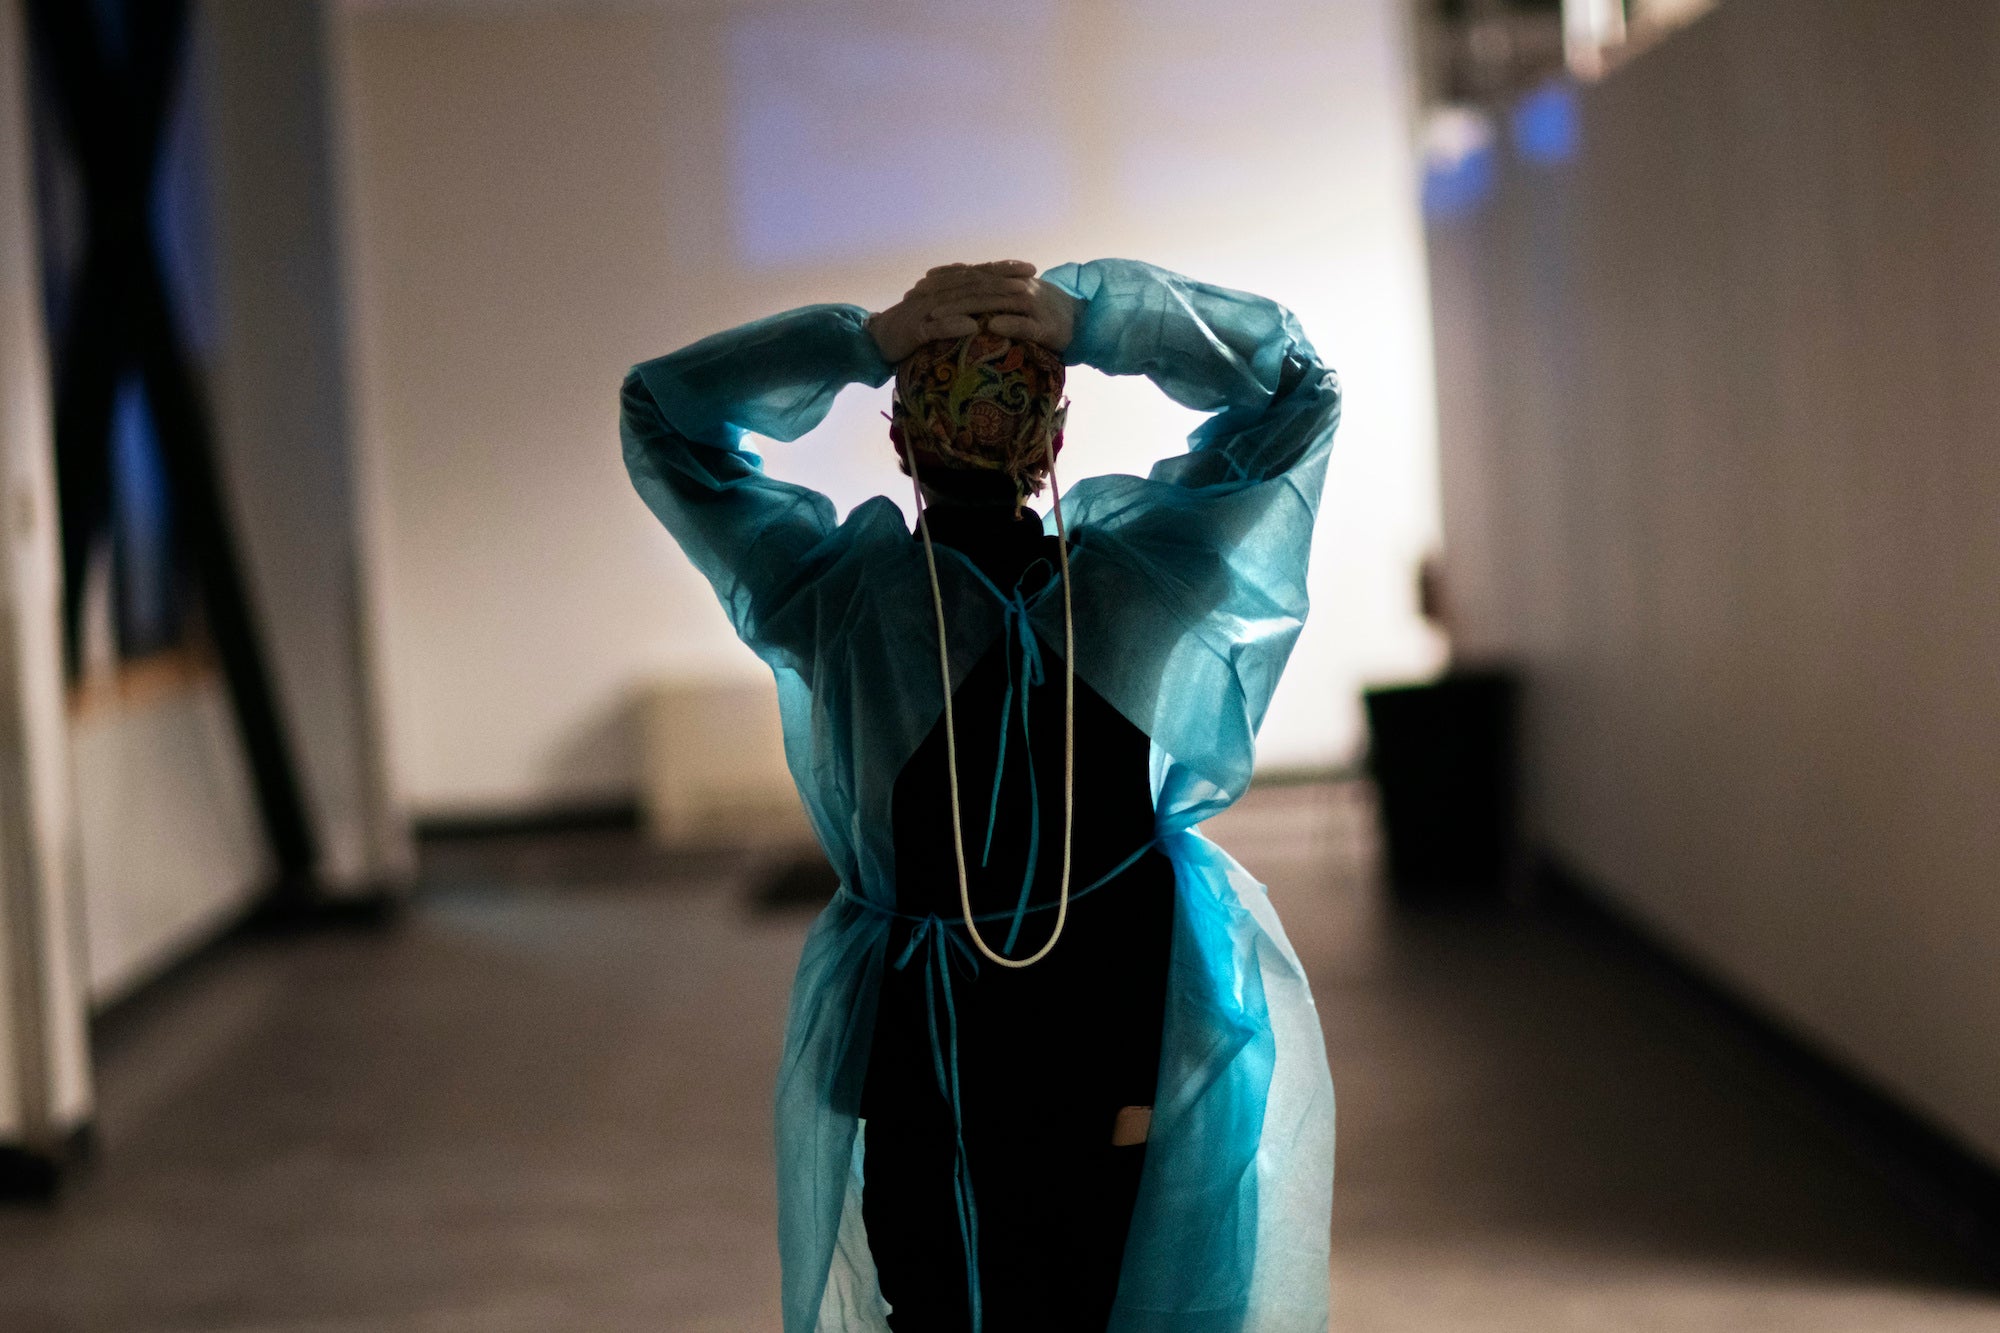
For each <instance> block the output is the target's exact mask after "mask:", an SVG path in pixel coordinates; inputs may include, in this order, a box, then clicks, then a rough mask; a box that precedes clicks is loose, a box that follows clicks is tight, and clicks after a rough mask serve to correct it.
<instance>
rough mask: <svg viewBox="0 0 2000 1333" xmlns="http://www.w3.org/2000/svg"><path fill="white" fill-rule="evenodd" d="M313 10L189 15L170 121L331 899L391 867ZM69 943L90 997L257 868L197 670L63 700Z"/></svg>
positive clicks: (234, 502)
mask: <svg viewBox="0 0 2000 1333" xmlns="http://www.w3.org/2000/svg"><path fill="white" fill-rule="evenodd" d="M327 24H328V16H327V13H326V9H325V6H324V5H323V4H322V3H321V0H204V2H203V3H202V4H200V5H198V6H196V7H195V9H194V12H193V22H192V25H191V33H190V40H189V50H188V53H187V60H188V65H189V69H190V77H193V78H194V79H195V80H196V87H197V89H198V95H197V97H196V98H195V99H194V101H193V102H192V104H191V108H190V116H191V119H192V120H193V121H194V122H195V123H193V124H190V125H187V126H176V132H179V133H186V134H190V135H193V136H197V137H198V138H199V139H200V141H201V143H202V145H203V153H202V158H203V160H204V161H205V163H206V174H207V178H206V179H205V180H204V181H202V182H201V186H202V188H201V190H200V199H201V206H202V208H203V209H204V210H205V211H206V215H207V216H208V217H211V218H212V219H213V221H214V234H213V236H212V237H207V238H205V239H206V240H207V241H208V242H209V243H211V244H212V247H213V259H214V272H213V274H212V275H210V276H212V279H213V282H214V293H213V301H214V305H213V309H212V310H208V309H204V310H203V311H202V312H201V314H202V318H201V319H199V320H198V321H197V323H198V324H199V325H200V326H201V334H200V336H201V337H202V338H203V339H204V340H212V345H205V346H204V347H203V348H202V351H203V353H204V354H205V355H204V361H205V365H204V370H205V372H207V373H206V374H205V376H204V388H205V389H206V391H207V394H208V399H209V406H210V410H211V414H212V420H213V425H214V430H215V438H216V460H217V466H218V468H219V469H220V472H221V476H220V482H221V485H222V489H223V492H224V494H225V497H226V500H227V502H228V504H229V508H230V514H231V519H232V522H233V526H234V536H235V540H236V544H237V549H238V552H239V556H240V559H241V561H242V564H243V572H244V579H245V583H246V585H247V588H248V595H249V596H250V599H251V605H252V611H253V613H254V614H255V616H256V618H257V621H258V623H259V626H260V628H261V630H262V634H263V639H264V647H265V653H266V666H267V668H268V669H269V671H270V673H271V676H272V680H273V687H274V690H275V692H276V694H277V698H278V703H279V707H280V709H281V711H282V714H283V719H284V723H285V725H286V728H287V730H288V733H289V739H290V742H291V747H292V751H293V754H294V757H295V760H296V764H297V767H298V776H299V781H300V784H301V787H302V789H303V797H304V800H305V802H306V804H307V808H308V812H309V815H310V818H311V819H312V822H313V824H314V829H315V832H316V834H317V835H318V838H319V843H320V851H321V866H320V874H321V879H322V883H323V887H325V888H326V889H327V890H328V891H329V892H331V893H333V894H335V895H342V894H356V893H364V892H370V891H373V890H375V889H377V888H379V887H381V886H382V885H384V884H385V883H393V882H395V881H396V880H397V879H398V878H399V877H401V876H402V875H404V874H405V873H406V872H407V870H408V868H409V861H410V852H409V847H408V835H407V831H406V830H404V829H403V828H402V827H401V824H400V821H399V820H398V819H397V818H396V816H395V814H394V812H393V811H392V810H391V808H390V806H389V803H388V800H387V796H386V789H385V780H384V775H383V772H382V770H381V766H380V762H379V750H378V746H377V734H376V726H377V720H378V719H377V717H376V713H375V708H374V699H373V696H372V682H371V680H370V673H371V669H372V667H371V663H370V661H369V658H368V649H369V644H368V641H367V639H366V637H365V621H366V609H367V602H366V597H365V588H364V571H363V570H362V568H361V562H360V531H361V518H360V515H359V513H358V509H359V503H360V502H359V498H358V493H357V488H356V485H355V481H354V478H353V472H354V468H355V462H354V456H353V450H352V447H351V444H352V431H351V428H350V416H349V410H348V401H347V400H348V392H349V389H348V366H347V355H348V349H347V346H346V334H345V322H344V316H345V312H344V310H343V307H342V295H343V294H342V290H341V285H342V271H341V266H340V265H341V251H340V246H339V237H338V229H339V226H340V220H341V218H340V212H339V209H338V207H337V180H336V174H335V173H336V167H337V165H338V162H337V159H338V153H337V147H336V140H335V137H334V131H333V125H332V109H331V106H330V102H329V94H328V85H329V82H330V80H331V77H332V76H331V73H330V70H329V68H328V66H329V56H328V54H327V39H326V28H327ZM70 737H71V751H72V754H73V757H74V763H75V766H76V791H77V805H78V822H79V827H80V844H81V850H80V864H81V869H82V879H83V888H84V893H83V906H84V926H85V935H86V943H87V952H88V956H89V973H90V988H91V994H92V997H93V999H94V1000H96V1001H97V1002H98V1003H100V1004H103V1003H109V1002H110V1001H113V1000H115V999H117V998H118V997H119V996H121V995H123V994H124V993H126V992H127V991H129V990H131V989H132V988H133V987H134V986H136V985H138V984H140V983H142V982H144V981H145V980H146V979H147V978H149V977H151V976H153V975H154V974H156V973H157V972H158V971H159V970H160V969H161V968H163V967H164V966H166V965H168V964H169V963H171V962H172V961H173V960H174V959H175V958H177V957H179V956H181V955H182V954H184V953H185V952H186V951H188V950H189V949H190V948H192V947H194V946H196V945H198V944H199V943H201V942H202V941H203V940H205V939H207V938H208V937H209V936H210V935H212V934H213V933H214V931H215V930H216V929H218V928H219V927H221V926H223V925H225V924H227V923H228V922H229V921H230V920H232V919H234V918H235V917H236V916H237V915H239V914H240V913H241V912H242V911H243V910H244V909H245V908H246V907H247V906H248V905H249V904H250V903H251V902H252V901H253V900H254V899H255V898H256V897H257V895H258V894H259V893H261V892H262V891H263V890H265V889H266V888H268V887H269V885H270V881H271V878H272V875H273V873H274V871H273V867H272V864H271V858H270V854H269V850H268V848H267V846H266V842H265V835H264V831H263V828H262V825H261V824H260V822H259V819H258V815H257V809H256V804H255V793H254V790H253V788H252V785H251V778H250V774H249V772H248V768H247V765H246V764H245V762H244V757H243V749H242V742H241V739H240V737H239V733H238V730H237V725H236V720H235V717H234V714H233V712H232V710H231V706H230V702H229V694H228V689H227V687H226V684H225V682H224V681H223V679H222V676H221V672H220V668H219V666H217V665H215V664H214V663H212V662H208V661H206V660H202V661H198V662H196V663H195V664H193V665H192V666H190V667H184V668H182V669H179V670H174V671H157V670H155V671H148V670H145V669H143V668H142V669H140V670H138V671H131V672H128V673H126V674H125V675H124V676H121V677H120V678H118V679H117V680H116V681H115V682H114V683H113V687H112V688H109V689H104V690H96V691H89V692H86V695H85V696H84V698H83V700H82V706H75V705H73V706H72V709H71V715H70Z"/></svg>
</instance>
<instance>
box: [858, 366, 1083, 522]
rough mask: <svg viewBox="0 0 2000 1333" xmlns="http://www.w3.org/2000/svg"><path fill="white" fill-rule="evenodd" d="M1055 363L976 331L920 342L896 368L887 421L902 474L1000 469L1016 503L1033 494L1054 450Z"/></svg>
mask: <svg viewBox="0 0 2000 1333" xmlns="http://www.w3.org/2000/svg"><path fill="white" fill-rule="evenodd" d="M1063 379H1064V374H1063V361H1062V358H1061V357H1060V356H1058V355H1057V354H1056V353H1054V352H1051V351H1049V350H1048V349H1047V348H1045V347H1042V346H1039V345H1038V344H1035V343H1030V342H1017V341H1015V340H1013V339H1011V338H1003V337H1001V336H1000V335H998V334H994V333H986V332H983V331H982V332H979V333H974V334H969V335H967V336H966V337H963V338H954V339H949V340H946V341H941V342H931V343H925V344H923V345H922V346H921V347H919V348H917V350H916V351H914V352H912V353H911V354H910V355H909V356H908V357H906V358H904V360H903V362H902V364H901V365H899V366H897V367H896V401H895V413H894V416H893V417H892V420H893V422H894V424H895V426H896V428H897V432H896V433H897V444H898V448H897V452H898V453H900V454H902V455H903V468H904V471H908V470H909V469H910V464H911V455H912V454H914V455H915V463H916V467H917V470H918V473H919V476H920V479H926V480H927V479H929V478H930V477H931V476H933V475H934V474H935V473H936V472H937V471H938V470H940V469H945V470H956V471H985V472H998V473H1003V474H1005V475H1006V476H1007V478H1008V479H1010V480H1011V481H1012V482H1013V483H1014V491H1015V498H1016V500H1017V502H1018V501H1019V500H1020V499H1023V498H1025V497H1027V496H1030V495H1033V494H1035V493H1036V492H1038V491H1040V490H1041V488H1042V485H1043V483H1044V482H1046V481H1047V479H1048V475H1049V469H1050V466H1051V465H1052V462H1053V456H1054V453H1055V451H1056V450H1057V449H1058V448H1060V447H1061V436H1062V425H1063V417H1064V407H1063V404H1062V394H1063Z"/></svg>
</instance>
